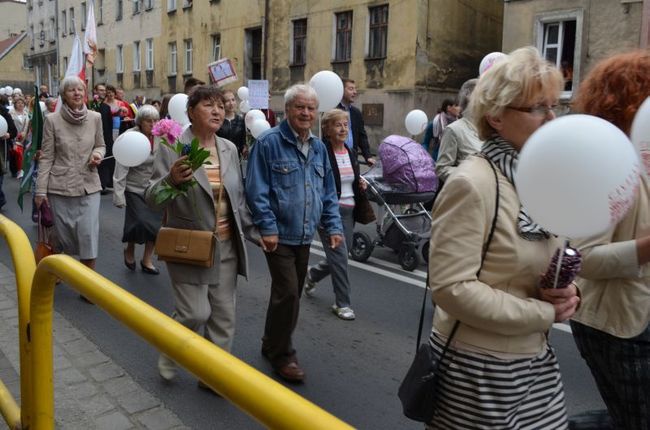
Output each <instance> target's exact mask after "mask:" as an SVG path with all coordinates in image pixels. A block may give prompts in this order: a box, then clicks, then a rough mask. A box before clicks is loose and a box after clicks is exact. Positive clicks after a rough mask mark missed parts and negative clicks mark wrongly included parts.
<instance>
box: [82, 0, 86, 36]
mask: <svg viewBox="0 0 650 430" xmlns="http://www.w3.org/2000/svg"><path fill="white" fill-rule="evenodd" d="M85 30H86V2H82V3H81V31H85Z"/></svg>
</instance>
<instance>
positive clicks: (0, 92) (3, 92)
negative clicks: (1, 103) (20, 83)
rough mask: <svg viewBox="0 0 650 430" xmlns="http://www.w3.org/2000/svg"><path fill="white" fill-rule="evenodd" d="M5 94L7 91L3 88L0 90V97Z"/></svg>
mask: <svg viewBox="0 0 650 430" xmlns="http://www.w3.org/2000/svg"><path fill="white" fill-rule="evenodd" d="M6 94H7V91H6V90H5V89H4V88H0V96H4V95H6Z"/></svg>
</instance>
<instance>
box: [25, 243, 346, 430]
mask: <svg viewBox="0 0 650 430" xmlns="http://www.w3.org/2000/svg"><path fill="white" fill-rule="evenodd" d="M56 278H60V279H62V280H63V281H65V282H66V284H68V285H70V286H72V287H73V288H74V289H76V290H77V291H79V292H80V293H81V294H83V295H84V296H85V297H87V298H88V299H89V300H90V301H92V302H93V303H95V304H96V305H97V306H99V307H101V308H102V309H104V310H105V311H106V312H107V313H108V314H110V315H111V316H112V317H114V318H115V319H117V320H118V321H121V322H122V323H123V324H124V325H126V326H127V327H129V328H130V329H131V330H133V331H134V332H135V333H137V334H138V335H140V336H141V337H142V338H143V339H145V340H146V341H148V342H149V343H151V344H152V345H153V346H155V347H156V348H157V349H159V350H160V351H161V352H162V353H164V354H166V355H168V356H169V357H171V358H172V359H173V360H174V361H176V362H177V363H178V364H179V365H181V366H182V367H184V368H185V369H187V370H188V371H190V372H191V373H192V374H194V375H195V376H196V377H197V378H199V379H200V380H202V381H204V382H205V383H206V384H208V385H209V386H210V387H212V388H214V389H215V390H216V391H218V392H219V393H220V394H221V395H223V396H224V397H226V398H227V399H229V400H230V401H231V402H232V403H233V404H235V405H236V406H237V407H239V408H240V409H241V410H243V411H244V412H246V413H248V414H249V415H251V416H252V417H253V418H255V419H256V420H258V421H259V422H260V423H262V424H263V425H265V426H267V427H269V428H282V429H304V428H310V429H328V430H333V429H350V428H352V427H350V426H349V425H348V424H346V423H344V422H343V421H341V420H339V419H338V418H336V417H335V416H333V415H331V414H329V413H328V412H326V411H324V410H322V409H321V408H319V407H318V406H316V405H314V404H313V403H311V402H309V401H308V400H306V399H304V398H303V397H301V396H299V395H298V394H296V393H294V392H293V391H291V390H289V389H288V388H286V387H284V386H283V385H281V384H279V383H277V382H276V381H274V380H273V379H271V378H269V377H268V376H266V375H264V374H263V373H261V372H259V371H257V370H256V369H254V368H253V367H251V366H249V365H247V364H246V363H244V362H242V361H241V360H239V359H237V358H236V357H233V356H232V355H230V354H229V353H227V352H225V351H224V350H222V349H221V348H219V347H217V346H216V345H214V344H212V343H210V342H208V341H207V340H205V339H204V338H203V337H201V336H199V335H197V334H196V333H194V332H193V331H191V330H189V329H187V328H185V327H183V326H182V325H181V324H179V323H177V322H176V321H174V320H172V319H171V318H169V317H168V316H167V315H164V314H163V313H161V312H160V311H158V310H157V309H155V308H153V307H151V306H150V305H148V304H146V303H145V302H143V301H142V300H140V299H138V298H137V297H135V296H133V295H132V294H130V293H129V292H127V291H125V290H123V289H122V288H120V287H118V286H117V285H115V284H113V283H112V282H111V281H109V280H108V279H106V278H104V277H103V276H101V275H99V274H97V273H96V272H94V271H92V270H90V269H88V268H87V267H86V266H84V265H82V264H81V263H79V262H77V261H76V260H74V259H73V258H70V257H68V256H65V255H54V256H51V257H47V258H45V259H43V260H42V261H41V262H40V264H39V265H38V267H37V269H36V273H35V275H34V282H33V285H32V295H31V343H32V345H31V347H32V351H38V354H33V356H32V375H33V378H34V379H33V380H34V381H38V384H36V383H34V387H33V396H34V397H33V399H34V404H33V413H32V422H33V425H34V426H33V428H34V429H36V430H44V429H53V428H54V397H53V396H54V387H53V374H52V373H53V366H52V314H53V304H54V287H55V281H56Z"/></svg>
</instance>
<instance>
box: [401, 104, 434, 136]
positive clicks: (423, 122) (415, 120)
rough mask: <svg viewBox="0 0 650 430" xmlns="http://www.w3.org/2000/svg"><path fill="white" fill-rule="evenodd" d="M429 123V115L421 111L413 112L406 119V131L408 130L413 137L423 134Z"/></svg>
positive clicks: (415, 110)
mask: <svg viewBox="0 0 650 430" xmlns="http://www.w3.org/2000/svg"><path fill="white" fill-rule="evenodd" d="M428 122H429V119H428V118H427V114H426V113H424V111H421V110H420V109H414V110H412V111H411V112H409V113H408V114H407V115H406V118H405V119H404V125H405V126H406V130H408V132H409V133H410V134H412V135H417V134H420V133H422V132H423V131H424V129H425V128H427V123H428Z"/></svg>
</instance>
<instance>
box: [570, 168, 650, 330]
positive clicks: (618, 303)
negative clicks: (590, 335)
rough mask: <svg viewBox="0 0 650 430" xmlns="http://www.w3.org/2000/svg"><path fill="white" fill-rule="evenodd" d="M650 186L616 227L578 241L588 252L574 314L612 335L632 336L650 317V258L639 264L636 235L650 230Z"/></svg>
mask: <svg viewBox="0 0 650 430" xmlns="http://www.w3.org/2000/svg"><path fill="white" fill-rule="evenodd" d="M649 188H650V187H649V186H648V181H647V180H646V179H645V178H642V179H641V183H640V186H639V191H638V195H637V199H636V201H635V202H634V206H632V208H630V210H629V212H628V213H627V214H626V215H625V217H624V218H623V219H622V220H621V221H620V222H619V223H618V224H617V225H616V227H614V228H613V229H612V230H610V231H608V232H606V233H604V234H602V235H600V236H598V237H593V238H589V239H585V240H582V241H579V242H576V245H577V246H578V247H579V249H580V252H581V253H582V271H581V272H580V276H581V279H579V281H578V287H579V288H580V292H581V294H582V301H581V305H580V308H579V309H578V312H576V314H575V315H574V317H573V319H574V320H575V321H578V322H580V323H582V324H584V325H587V326H589V327H592V328H595V329H598V330H601V331H604V332H606V333H609V334H611V335H612V336H616V337H621V338H631V337H634V336H637V335H639V334H641V332H643V331H644V330H645V329H646V327H648V323H650V264H644V265H643V266H641V267H639V263H638V261H639V259H638V256H637V251H636V239H639V238H641V237H643V236H647V235H648V234H650V189H649Z"/></svg>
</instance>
